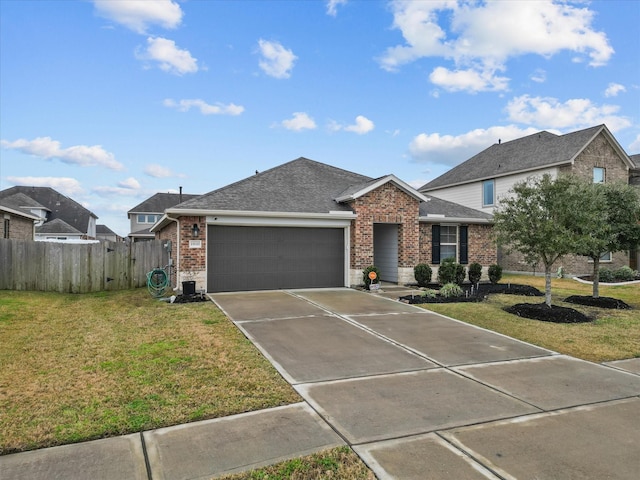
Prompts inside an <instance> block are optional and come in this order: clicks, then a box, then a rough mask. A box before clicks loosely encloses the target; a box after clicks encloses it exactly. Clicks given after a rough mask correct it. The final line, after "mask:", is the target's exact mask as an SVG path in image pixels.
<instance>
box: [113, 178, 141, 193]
mask: <svg viewBox="0 0 640 480" xmlns="http://www.w3.org/2000/svg"><path fill="white" fill-rule="evenodd" d="M118 186H119V187H122V188H129V189H132V190H139V189H140V182H139V181H138V180H136V179H135V178H133V177H129V178H127V179H125V180H122V181H121V182H118Z"/></svg>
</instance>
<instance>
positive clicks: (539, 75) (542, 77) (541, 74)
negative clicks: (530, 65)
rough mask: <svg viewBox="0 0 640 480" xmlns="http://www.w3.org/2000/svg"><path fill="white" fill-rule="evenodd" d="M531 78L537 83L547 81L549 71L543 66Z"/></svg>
mask: <svg viewBox="0 0 640 480" xmlns="http://www.w3.org/2000/svg"><path fill="white" fill-rule="evenodd" d="M529 78H531V80H533V81H534V82H536V83H544V82H546V81H547V72H546V71H545V70H543V69H542V68H537V69H536V71H535V72H533V73H532V74H531V76H530V77H529Z"/></svg>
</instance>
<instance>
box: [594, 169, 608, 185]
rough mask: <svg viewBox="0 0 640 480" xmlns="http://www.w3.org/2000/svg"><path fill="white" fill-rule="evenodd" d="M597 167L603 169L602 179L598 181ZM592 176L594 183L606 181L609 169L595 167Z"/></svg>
mask: <svg viewBox="0 0 640 480" xmlns="http://www.w3.org/2000/svg"><path fill="white" fill-rule="evenodd" d="M596 169H598V170H602V181H601V182H596V178H595V177H596ZM591 173H592V176H591V180H592V181H593V183H605V182H606V181H607V169H606V168H604V167H593V170H592V171H591Z"/></svg>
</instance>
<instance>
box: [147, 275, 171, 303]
mask: <svg viewBox="0 0 640 480" xmlns="http://www.w3.org/2000/svg"><path fill="white" fill-rule="evenodd" d="M167 287H169V275H167V272H166V271H165V270H164V269H162V268H155V269H153V270H152V271H150V272H149V273H147V290H149V293H150V294H151V295H152V296H153V297H156V298H159V297H161V296H162V295H164V292H165V291H166V290H167Z"/></svg>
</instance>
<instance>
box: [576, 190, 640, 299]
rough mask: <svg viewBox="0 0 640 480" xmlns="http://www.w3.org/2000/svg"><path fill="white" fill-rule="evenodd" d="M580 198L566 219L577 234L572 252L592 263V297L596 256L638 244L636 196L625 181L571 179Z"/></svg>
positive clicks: (639, 207) (596, 280)
mask: <svg viewBox="0 0 640 480" xmlns="http://www.w3.org/2000/svg"><path fill="white" fill-rule="evenodd" d="M574 182H575V189H576V190H577V191H578V192H579V195H580V196H581V198H582V200H581V201H580V210H579V211H578V212H576V215H575V216H573V217H572V218H570V220H571V222H572V223H571V224H570V226H569V228H570V229H572V230H573V231H574V233H575V234H576V235H577V244H576V250H575V252H574V253H576V254H578V255H583V256H586V257H589V258H590V259H591V260H592V262H593V274H592V275H593V297H594V298H598V297H599V296H600V259H601V258H602V256H603V255H605V254H607V253H611V254H613V253H615V252H619V251H622V250H630V249H633V248H635V247H636V246H637V245H638V243H640V195H639V193H638V190H637V189H636V188H634V187H632V186H629V185H627V184H613V183H601V184H594V183H588V182H585V181H584V180H577V179H574Z"/></svg>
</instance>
